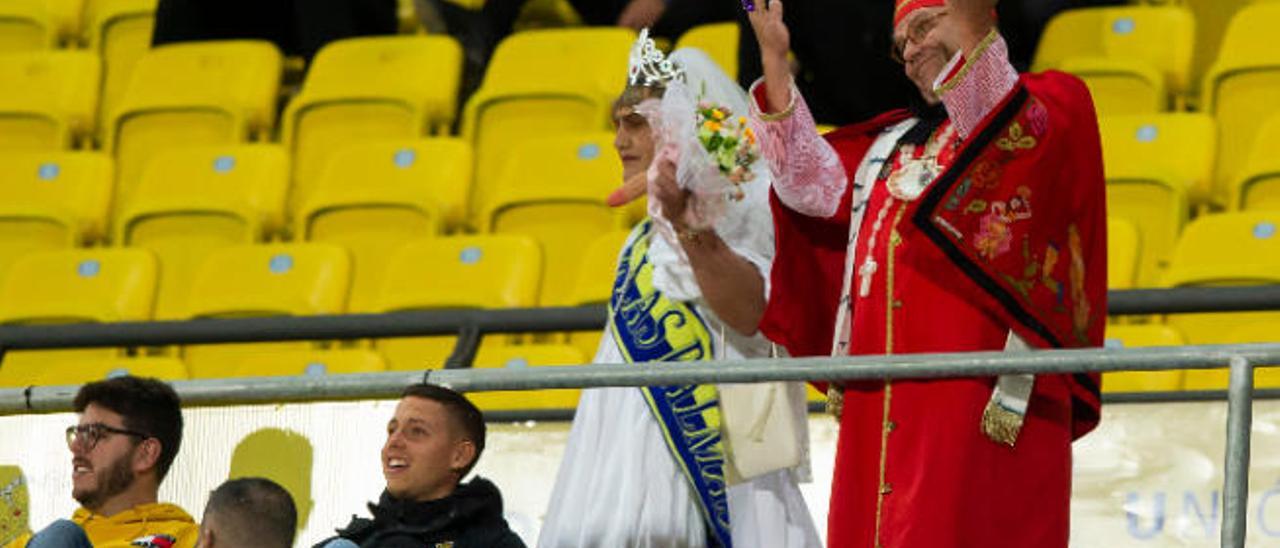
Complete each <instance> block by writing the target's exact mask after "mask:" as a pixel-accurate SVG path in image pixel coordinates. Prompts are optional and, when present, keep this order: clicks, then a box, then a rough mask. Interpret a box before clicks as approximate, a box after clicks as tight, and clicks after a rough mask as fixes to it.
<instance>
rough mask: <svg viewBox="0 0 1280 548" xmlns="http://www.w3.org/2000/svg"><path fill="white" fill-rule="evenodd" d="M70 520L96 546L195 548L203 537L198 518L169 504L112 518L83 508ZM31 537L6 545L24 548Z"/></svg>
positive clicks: (121, 513)
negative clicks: (201, 536)
mask: <svg viewBox="0 0 1280 548" xmlns="http://www.w3.org/2000/svg"><path fill="white" fill-rule="evenodd" d="M71 521H74V522H75V523H76V524H77V525H79V526H80V527H83V528H84V532H85V534H86V535H88V536H89V542H92V543H93V546H94V548H136V547H138V546H146V547H150V548H193V547H194V546H195V545H196V539H197V538H198V537H199V536H200V526H199V525H196V522H195V520H193V519H191V516H190V515H189V514H187V513H186V511H184V510H183V509H182V508H179V507H178V506H176V505H173V504H168V503H151V504H143V505H139V506H134V507H133V508H130V509H128V510H125V511H123V512H120V513H119V514H116V515H114V516H111V517H105V516H101V515H98V514H94V513H93V512H90V511H88V510H85V509H84V508H80V509H78V510H76V513H75V515H73V516H71ZM30 538H31V536H30V535H26V536H23V537H20V538H17V539H15V540H14V541H13V542H11V543H9V544H8V546H6V548H23V547H24V546H26V544H27V541H28V540H30ZM148 542H149V544H148Z"/></svg>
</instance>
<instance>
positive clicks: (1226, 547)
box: [1222, 356, 1253, 548]
mask: <svg viewBox="0 0 1280 548" xmlns="http://www.w3.org/2000/svg"><path fill="white" fill-rule="evenodd" d="M1252 426H1253V365H1252V364H1250V363H1249V361H1248V360H1246V359H1244V358H1243V357H1240V356H1233V357H1232V358H1231V380H1230V382H1229V384H1228V385H1227V451H1226V453H1227V454H1226V462H1225V467H1224V472H1223V480H1222V500H1223V512H1222V547H1223V548H1244V541H1245V533H1246V531H1247V520H1246V516H1247V515H1248V511H1249V446H1250V440H1251V438H1250V436H1251V430H1252Z"/></svg>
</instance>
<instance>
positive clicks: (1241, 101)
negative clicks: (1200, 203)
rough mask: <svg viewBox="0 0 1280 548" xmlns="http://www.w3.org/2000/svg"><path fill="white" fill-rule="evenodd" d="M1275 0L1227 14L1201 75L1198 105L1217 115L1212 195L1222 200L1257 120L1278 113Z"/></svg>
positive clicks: (1279, 13)
mask: <svg viewBox="0 0 1280 548" xmlns="http://www.w3.org/2000/svg"><path fill="white" fill-rule="evenodd" d="M1277 21H1280V3H1277V2H1265V1H1264V2H1256V3H1253V4H1250V5H1248V6H1246V7H1244V8H1243V9H1241V10H1240V11H1239V12H1238V13H1236V15H1235V17H1234V18H1232V20H1231V26H1230V27H1228V29H1227V34H1226V36H1225V37H1224V38H1223V42H1222V49H1221V53H1219V55H1218V60H1217V61H1216V62H1215V63H1214V64H1213V67H1212V68H1211V69H1210V70H1209V73H1208V74H1207V75H1206V76H1205V79H1204V84H1203V86H1202V88H1203V90H1202V92H1201V95H1202V96H1203V101H1204V111H1205V112H1207V113H1209V114H1212V115H1213V117H1214V118H1216V119H1217V120H1218V127H1219V128H1220V133H1219V136H1220V138H1219V139H1218V163H1217V165H1218V169H1217V174H1216V177H1215V183H1216V185H1217V186H1216V187H1215V189H1214V190H1215V193H1214V198H1215V200H1216V201H1217V202H1219V203H1223V202H1225V201H1226V199H1227V197H1226V185H1227V184H1228V182H1230V181H1232V180H1235V179H1236V178H1237V177H1238V175H1239V173H1240V172H1241V170H1242V168H1243V167H1244V165H1245V161H1246V160H1247V158H1248V155H1249V152H1250V150H1251V149H1252V147H1253V143H1254V141H1255V139H1256V138H1257V136H1258V133H1259V130H1261V129H1262V125H1263V123H1264V122H1266V121H1267V120H1268V119H1269V118H1270V117H1271V116H1273V115H1276V114H1277V113H1280V48H1277V47H1275V44H1274V43H1273V42H1272V41H1273V40H1274V39H1275V35H1274V33H1275V29H1276V24H1277Z"/></svg>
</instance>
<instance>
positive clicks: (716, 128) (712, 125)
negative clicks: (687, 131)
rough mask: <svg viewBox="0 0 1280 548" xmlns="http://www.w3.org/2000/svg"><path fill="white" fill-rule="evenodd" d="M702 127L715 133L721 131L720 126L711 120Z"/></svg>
mask: <svg viewBox="0 0 1280 548" xmlns="http://www.w3.org/2000/svg"><path fill="white" fill-rule="evenodd" d="M702 127H704V128H707V130H709V131H713V132H715V131H720V124H717V123H715V122H712V121H711V120H707V123H706V124H703V126H702Z"/></svg>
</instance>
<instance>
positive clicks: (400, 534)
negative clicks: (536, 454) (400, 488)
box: [316, 478, 524, 548]
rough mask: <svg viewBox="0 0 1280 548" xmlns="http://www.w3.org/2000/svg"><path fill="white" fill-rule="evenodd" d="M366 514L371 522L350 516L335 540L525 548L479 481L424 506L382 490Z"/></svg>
mask: <svg viewBox="0 0 1280 548" xmlns="http://www.w3.org/2000/svg"><path fill="white" fill-rule="evenodd" d="M369 512H370V513H371V514H372V515H373V519H372V520H369V519H365V518H360V517H356V516H352V519H351V523H350V524H348V525H347V526H346V528H344V529H339V530H338V537H341V538H345V539H347V540H350V541H352V542H355V543H356V544H359V545H360V547H361V548H398V547H401V546H404V547H409V546H412V547H413V548H422V546H424V545H425V546H427V547H428V548H435V547H440V548H524V542H522V541H521V540H520V537H518V536H516V534H515V533H513V532H512V531H511V529H509V528H508V527H507V522H506V520H504V519H502V494H501V493H499V492H498V488H497V487H496V486H494V485H493V483H491V482H489V481H488V480H485V479H482V478H476V479H474V480H472V481H471V482H470V483H464V484H461V485H459V486H458V489H457V490H455V491H454V492H453V494H452V495H449V496H447V497H445V498H442V499H440V500H433V501H428V502H405V501H401V500H398V499H395V498H393V497H392V496H391V495H390V494H388V493H387V492H386V491H383V492H382V497H381V499H379V500H378V503H377V504H369ZM329 540H333V539H329ZM329 540H326V541H324V542H321V543H320V544H317V545H316V548H320V547H321V546H323V545H324V544H325V543H327V542H329Z"/></svg>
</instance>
